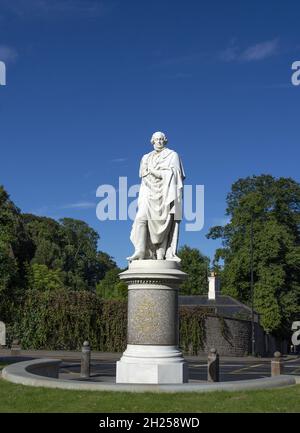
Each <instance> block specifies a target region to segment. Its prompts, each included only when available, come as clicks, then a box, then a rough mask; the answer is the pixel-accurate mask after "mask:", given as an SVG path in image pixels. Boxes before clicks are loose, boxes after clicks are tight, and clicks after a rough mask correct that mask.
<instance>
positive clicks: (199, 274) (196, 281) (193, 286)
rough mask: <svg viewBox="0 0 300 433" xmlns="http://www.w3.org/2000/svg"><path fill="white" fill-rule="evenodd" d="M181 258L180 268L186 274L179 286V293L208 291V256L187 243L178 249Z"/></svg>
mask: <svg viewBox="0 0 300 433" xmlns="http://www.w3.org/2000/svg"><path fill="white" fill-rule="evenodd" d="M178 256H179V257H180V259H181V269H182V271H183V272H186V273H187V274H188V277H187V279H186V281H184V282H183V283H182V285H181V288H180V294H181V295H204V294H207V292H208V269H209V262H210V260H209V258H208V257H206V256H204V255H203V254H202V253H201V252H200V251H199V250H198V249H197V248H191V247H189V246H187V245H184V246H182V247H181V248H180V249H179V251H178Z"/></svg>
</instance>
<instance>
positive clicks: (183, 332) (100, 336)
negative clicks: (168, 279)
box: [12, 289, 207, 354]
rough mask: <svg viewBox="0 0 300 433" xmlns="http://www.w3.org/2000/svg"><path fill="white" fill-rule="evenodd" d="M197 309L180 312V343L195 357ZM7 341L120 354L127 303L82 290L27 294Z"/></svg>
mask: <svg viewBox="0 0 300 433" xmlns="http://www.w3.org/2000/svg"><path fill="white" fill-rule="evenodd" d="M206 314H207V312H206V311H204V310H203V308H199V307H195V308H192V309H191V308H186V307H181V308H180V345H181V347H182V350H183V351H184V352H186V353H190V354H197V353H198V351H200V350H201V349H203V347H204V342H205V317H206ZM12 332H13V335H12V337H13V338H19V340H20V342H21V345H22V348H24V349H48V350H80V349H81V347H82V343H83V341H84V340H88V341H89V342H90V345H91V347H92V349H93V350H96V351H103V352H123V351H124V350H125V348H126V336H127V301H119V300H103V299H102V298H100V297H99V296H98V295H97V294H95V293H92V292H87V291H69V290H66V289H59V290H53V291H46V292H37V291H33V290H32V291H28V292H27V297H26V300H25V303H24V305H23V308H22V309H21V312H20V314H19V319H18V321H17V323H15V324H14V326H13V329H12Z"/></svg>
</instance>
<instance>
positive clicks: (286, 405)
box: [0, 379, 300, 413]
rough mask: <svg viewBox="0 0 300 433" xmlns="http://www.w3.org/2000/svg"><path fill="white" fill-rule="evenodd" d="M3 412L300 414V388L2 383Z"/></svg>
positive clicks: (298, 386) (0, 389)
mask: <svg viewBox="0 0 300 433" xmlns="http://www.w3.org/2000/svg"><path fill="white" fill-rule="evenodd" d="M0 401H1V404H0V412H98V413H100V412H115V413H120V412H150V413H151V412H152V413H155V412H175V413H176V412H194V413H195V412H300V385H296V386H291V387H287V388H280V389H275V390H266V391H263V390H259V391H245V392H232V393H231V392H224V391H220V392H214V393H208V394H196V393H184V394H183V393H180V394H153V393H143V394H133V393H125V392H124V393H119V392H115V393H113V392H100V391H69V390H56V389H47V388H34V387H29V386H23V385H15V384H13V383H9V382H7V381H5V380H3V379H0Z"/></svg>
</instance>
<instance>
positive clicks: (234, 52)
mask: <svg viewBox="0 0 300 433" xmlns="http://www.w3.org/2000/svg"><path fill="white" fill-rule="evenodd" d="M238 55H239V47H238V46H237V45H236V42H235V40H231V41H230V44H229V45H228V47H227V48H225V50H223V51H221V52H220V53H219V58H220V60H222V61H224V62H232V61H234V60H236V59H237V58H238Z"/></svg>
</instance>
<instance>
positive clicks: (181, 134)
mask: <svg viewBox="0 0 300 433" xmlns="http://www.w3.org/2000/svg"><path fill="white" fill-rule="evenodd" d="M299 22H300V4H299V2H297V1H287V2H279V1H276V2H275V1H264V2H261V1H256V0H253V1H251V2H247V3H246V2H242V1H230V0H229V1H226V2H224V1H221V0H219V1H197V0H187V1H178V0H172V1H171V0H151V1H150V0H149V1H148V0H139V1H138V0H127V1H125V0H122V1H121V0H119V1H117V0H116V1H115V0H109V1H108V0H107V1H106V0H103V1H102V0H100V1H96V0H72V1H69V0H51V1H50V0H49V1H46V0H14V1H11V0H0V60H2V61H5V63H6V66H7V85H6V86H0V150H1V166H0V167H1V170H0V183H1V184H3V185H4V187H5V188H6V189H7V191H8V192H9V193H10V195H11V198H12V200H13V201H14V202H15V203H16V204H17V205H18V206H19V207H20V208H21V209H22V211H23V212H32V213H35V214H38V215H46V216H50V217H53V218H61V217H64V216H68V217H73V218H78V219H83V220H85V221H86V222H88V223H89V224H90V225H91V226H92V227H94V228H95V229H96V230H97V231H98V232H99V234H100V237H101V239H100V242H99V248H100V249H102V250H104V251H106V252H108V253H109V254H110V255H112V256H113V257H114V258H115V259H116V260H117V262H118V263H119V265H120V266H125V265H126V261H125V257H126V256H127V255H129V254H130V253H132V251H133V248H132V245H131V244H130V241H129V234H130V228H131V222H130V221H115V222H112V221H104V222H101V221H99V220H97V218H96V213H95V208H96V205H97V203H98V202H99V199H98V198H97V197H96V189H97V187H98V186H99V185H101V184H112V185H115V186H116V187H117V186H118V178H119V176H128V182H129V184H136V183H138V182H139V179H138V166H139V160H140V157H141V156H142V155H143V154H144V153H146V152H149V151H150V150H151V145H150V142H149V140H150V137H151V134H152V133H153V132H154V131H157V130H162V131H164V132H166V134H167V136H168V138H169V147H170V148H173V149H175V150H176V151H178V153H179V154H180V155H181V158H182V160H183V164H184V168H185V171H186V175H187V179H186V183H188V184H192V185H195V184H204V185H205V225H204V228H203V230H202V231H200V232H185V231H184V230H182V231H181V236H180V244H184V243H187V244H189V245H191V246H193V247H197V248H199V249H200V250H201V251H202V252H203V253H205V254H207V255H209V256H210V257H213V254H214V250H215V249H216V248H217V247H218V246H219V244H218V242H216V241H212V240H207V239H206V238H205V234H206V233H207V232H208V229H209V227H211V226H212V225H216V224H220V223H223V222H224V217H225V215H224V213H225V198H226V194H227V193H228V192H229V190H230V187H231V184H232V183H233V182H234V181H235V180H237V179H238V178H240V177H246V176H249V175H253V174H257V175H259V174H261V173H269V174H272V175H274V176H290V177H293V178H294V179H296V180H297V181H299V180H300V179H299V159H300V158H299V153H300V151H299V149H300V146H299V144H300V143H299V141H300V135H299V114H300V86H299V87H295V86H292V84H291V75H292V71H291V65H292V63H293V62H294V61H296V60H300V34H299Z"/></svg>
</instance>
